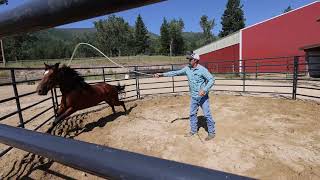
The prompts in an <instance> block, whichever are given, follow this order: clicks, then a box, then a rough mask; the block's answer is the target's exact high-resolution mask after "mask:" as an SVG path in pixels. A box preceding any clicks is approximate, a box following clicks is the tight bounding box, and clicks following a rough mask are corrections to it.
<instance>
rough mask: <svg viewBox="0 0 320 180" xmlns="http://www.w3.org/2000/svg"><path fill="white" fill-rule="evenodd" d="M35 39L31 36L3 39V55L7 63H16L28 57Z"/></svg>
mask: <svg viewBox="0 0 320 180" xmlns="http://www.w3.org/2000/svg"><path fill="white" fill-rule="evenodd" d="M36 40H37V37H36V36H35V35H32V34H20V35H16V36H12V37H6V38H4V39H3V43H4V52H5V53H4V54H5V58H6V60H7V61H17V60H19V59H25V58H28V57H29V53H30V51H31V49H32V47H33V44H34V42H35V41H36Z"/></svg>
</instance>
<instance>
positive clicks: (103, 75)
mask: <svg viewBox="0 0 320 180" xmlns="http://www.w3.org/2000/svg"><path fill="white" fill-rule="evenodd" d="M102 77H103V82H104V83H105V82H106V76H105V74H104V67H103V68H102Z"/></svg>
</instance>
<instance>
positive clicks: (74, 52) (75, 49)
mask: <svg viewBox="0 0 320 180" xmlns="http://www.w3.org/2000/svg"><path fill="white" fill-rule="evenodd" d="M81 45H86V46H89V47H91V48H93V49H94V50H96V51H98V52H99V53H100V54H102V55H103V56H104V57H105V58H106V59H107V60H109V61H110V62H111V63H113V64H115V65H116V66H118V67H121V68H124V69H127V70H128V71H129V72H134V73H138V74H142V75H147V76H153V75H152V74H148V73H142V72H139V71H132V70H130V69H129V68H126V67H124V66H122V65H120V64H118V63H116V62H114V61H113V60H111V59H110V58H109V57H108V56H107V55H105V54H104V53H103V52H102V51H100V49H98V48H96V47H95V46H93V45H91V44H89V43H78V44H77V45H76V47H75V48H74V50H73V53H72V56H71V58H70V60H69V63H68V66H70V64H71V62H72V60H73V58H74V56H75V54H76V52H77V50H78V48H79V47H80V46H81Z"/></svg>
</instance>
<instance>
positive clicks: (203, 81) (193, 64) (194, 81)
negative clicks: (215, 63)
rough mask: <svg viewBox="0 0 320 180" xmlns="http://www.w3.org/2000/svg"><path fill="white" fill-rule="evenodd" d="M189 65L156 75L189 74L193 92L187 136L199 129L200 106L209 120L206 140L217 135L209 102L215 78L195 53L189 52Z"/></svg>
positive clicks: (155, 75)
mask: <svg viewBox="0 0 320 180" xmlns="http://www.w3.org/2000/svg"><path fill="white" fill-rule="evenodd" d="M187 59H188V60H189V65H188V66H186V67H184V68H183V69H181V70H178V71H169V72H166V73H156V74H154V77H160V76H166V77H168V76H177V75H187V77H188V82H189V90H190V94H191V101H190V102H191V103H190V128H191V130H190V132H189V133H187V134H186V135H185V137H191V136H193V135H195V134H196V133H197V131H198V125H197V123H198V119H197V112H198V109H199V106H201V108H202V110H203V114H204V116H205V117H206V120H207V126H208V137H207V138H206V139H205V140H207V141H208V140H211V139H213V138H214V137H215V121H214V119H213V117H212V115H211V111H210V103H209V95H208V93H209V90H210V88H211V87H212V86H213V84H214V82H215V79H214V77H213V76H212V74H210V73H209V71H208V70H207V69H206V68H205V67H203V66H201V65H200V64H199V60H200V56H199V55H198V54H195V53H189V54H187Z"/></svg>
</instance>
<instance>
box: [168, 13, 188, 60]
mask: <svg viewBox="0 0 320 180" xmlns="http://www.w3.org/2000/svg"><path fill="white" fill-rule="evenodd" d="M183 29H184V22H183V20H182V19H181V18H180V19H179V20H176V19H173V20H172V21H170V23H169V35H170V44H169V47H170V49H171V51H170V55H172V54H173V55H181V54H183V53H184V52H183V51H184V40H183V37H182V30H183Z"/></svg>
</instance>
